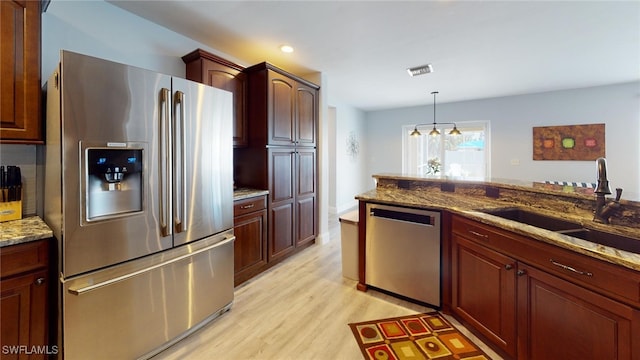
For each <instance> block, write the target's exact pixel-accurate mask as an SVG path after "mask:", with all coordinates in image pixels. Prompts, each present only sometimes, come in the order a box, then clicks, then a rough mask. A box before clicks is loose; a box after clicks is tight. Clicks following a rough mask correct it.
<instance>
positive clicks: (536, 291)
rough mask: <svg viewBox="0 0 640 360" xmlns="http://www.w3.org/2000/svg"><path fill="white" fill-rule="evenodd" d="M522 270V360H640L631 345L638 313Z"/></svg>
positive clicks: (543, 274)
mask: <svg viewBox="0 0 640 360" xmlns="http://www.w3.org/2000/svg"><path fill="white" fill-rule="evenodd" d="M519 270H521V271H522V274H523V275H522V276H519V277H518V343H519V344H520V345H519V347H518V358H519V359H530V360H547V359H581V360H584V359H638V358H640V354H638V353H637V351H638V347H639V346H638V345H637V344H636V345H633V343H632V341H636V342H637V341H638V339H640V334H638V333H637V331H638V330H637V329H638V327H640V325H639V324H638V321H640V316H639V311H638V310H635V309H633V308H631V307H628V306H626V305H622V304H621V303H618V302H616V301H614V300H611V299H609V298H606V297H604V296H601V295H599V294H596V293H594V292H592V291H590V290H587V289H585V288H583V287H580V286H577V285H574V284H572V283H570V282H567V281H565V280H562V279H560V278H557V277H555V276H553V275H550V274H548V273H546V272H543V271H540V270H538V269H536V268H533V267H530V266H526V265H522V264H520V265H519ZM634 327H635V329H634ZM634 331H635V333H634ZM632 339H634V340H632ZM632 346H635V347H636V349H635V351H636V353H633V351H632Z"/></svg>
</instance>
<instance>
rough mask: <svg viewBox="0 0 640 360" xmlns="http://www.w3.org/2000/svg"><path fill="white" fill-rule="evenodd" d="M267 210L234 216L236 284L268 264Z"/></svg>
mask: <svg viewBox="0 0 640 360" xmlns="http://www.w3.org/2000/svg"><path fill="white" fill-rule="evenodd" d="M266 219H267V211H266V210H260V211H254V212H252V213H249V214H245V215H241V216H237V217H235V218H234V227H233V233H234V235H235V236H236V241H235V243H234V277H235V281H234V286H238V285H239V284H240V283H242V282H244V281H245V280H247V279H249V278H250V277H251V276H253V275H254V274H255V273H257V272H259V269H260V267H262V266H264V265H266V264H267V236H266V235H267V224H266Z"/></svg>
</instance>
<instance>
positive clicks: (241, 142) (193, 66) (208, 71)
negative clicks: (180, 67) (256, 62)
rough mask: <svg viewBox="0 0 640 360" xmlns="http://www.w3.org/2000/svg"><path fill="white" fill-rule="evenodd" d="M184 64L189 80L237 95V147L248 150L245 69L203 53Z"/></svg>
mask: <svg viewBox="0 0 640 360" xmlns="http://www.w3.org/2000/svg"><path fill="white" fill-rule="evenodd" d="M182 60H183V61H184V62H185V64H186V66H187V70H186V77H187V79H189V80H193V81H197V82H200V83H203V84H207V85H209V86H213V87H215V88H218V89H223V90H227V91H229V92H231V93H233V146H234V147H242V146H247V144H248V135H247V118H246V116H245V113H246V111H245V101H246V99H245V94H246V79H245V74H244V73H243V72H242V70H243V69H244V67H243V66H240V65H238V64H234V63H232V62H230V61H228V60H225V59H223V58H221V57H219V56H216V55H213V54H211V53H209V52H206V51H204V50H202V49H197V50H194V51H192V52H191V53H189V54H187V55H185V56H183V57H182Z"/></svg>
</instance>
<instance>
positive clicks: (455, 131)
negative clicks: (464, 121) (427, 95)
mask: <svg viewBox="0 0 640 360" xmlns="http://www.w3.org/2000/svg"><path fill="white" fill-rule="evenodd" d="M431 94H432V95H433V123H432V124H428V123H427V124H417V125H416V126H414V128H413V131H412V132H411V134H410V135H411V136H420V135H422V133H420V131H418V126H423V125H433V129H431V131H429V135H431V136H437V135H440V131H438V129H437V128H436V125H438V124H440V125H453V129H452V130H451V131H449V135H461V134H462V133H461V132H460V130H458V128H457V127H456V124H455V123H451V122H444V123H437V122H436V94H438V92H437V91H433V92H432V93H431Z"/></svg>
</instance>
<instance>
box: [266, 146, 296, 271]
mask: <svg viewBox="0 0 640 360" xmlns="http://www.w3.org/2000/svg"><path fill="white" fill-rule="evenodd" d="M295 174H296V172H295V150H294V149H293V148H270V149H269V215H268V216H269V261H271V260H273V259H276V258H278V257H281V256H284V255H287V254H288V253H290V252H291V251H293V249H294V247H295V240H294V228H295V219H294V215H295V209H294V208H295V189H294V186H295Z"/></svg>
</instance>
